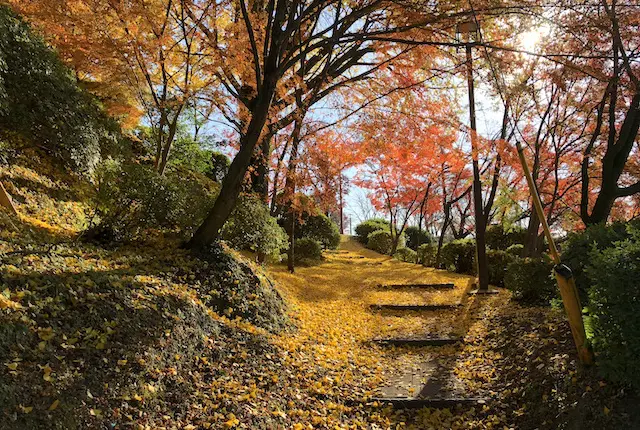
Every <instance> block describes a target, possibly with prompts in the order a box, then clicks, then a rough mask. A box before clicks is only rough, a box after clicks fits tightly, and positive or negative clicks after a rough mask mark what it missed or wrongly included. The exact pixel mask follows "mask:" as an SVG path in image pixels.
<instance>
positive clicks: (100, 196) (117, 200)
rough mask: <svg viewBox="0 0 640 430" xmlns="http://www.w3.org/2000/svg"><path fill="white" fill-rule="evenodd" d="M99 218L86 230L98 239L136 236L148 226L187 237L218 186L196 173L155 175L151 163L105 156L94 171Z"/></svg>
mask: <svg viewBox="0 0 640 430" xmlns="http://www.w3.org/2000/svg"><path fill="white" fill-rule="evenodd" d="M95 177H96V183H97V192H96V196H95V199H94V200H95V201H94V206H93V207H94V209H95V214H90V217H91V218H93V219H94V221H97V223H96V224H94V225H92V226H90V227H89V230H88V231H87V232H86V235H87V237H89V238H90V239H94V240H98V241H101V242H111V241H119V240H125V239H134V238H136V237H139V236H140V235H141V234H143V233H144V232H145V231H146V230H149V229H155V230H162V231H178V232H179V233H180V234H182V235H183V236H187V235H189V234H190V233H191V232H192V231H193V230H194V229H195V228H196V227H198V225H200V223H201V222H202V220H204V218H205V216H206V215H207V213H208V212H209V209H210V208H211V207H212V206H213V202H214V201H215V196H216V194H217V185H216V184H215V183H214V182H212V181H211V180H209V179H208V178H206V177H204V176H203V175H198V174H197V173H194V172H190V171H187V170H179V169H177V170H170V171H168V172H167V173H166V174H165V175H159V174H157V173H156V172H155V170H154V169H153V168H151V167H150V166H144V165H140V164H135V163H131V164H121V163H119V162H116V161H114V160H112V159H108V160H105V161H104V162H103V163H101V164H100V165H99V166H98V168H97V169H96V175H95Z"/></svg>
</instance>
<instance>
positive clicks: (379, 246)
mask: <svg viewBox="0 0 640 430" xmlns="http://www.w3.org/2000/svg"><path fill="white" fill-rule="evenodd" d="M392 246H393V240H392V239H391V233H389V232H388V231H385V230H377V231H374V232H372V233H369V240H368V242H367V248H369V249H372V250H374V251H376V252H379V253H380V254H385V255H389V253H390V252H391V247H392Z"/></svg>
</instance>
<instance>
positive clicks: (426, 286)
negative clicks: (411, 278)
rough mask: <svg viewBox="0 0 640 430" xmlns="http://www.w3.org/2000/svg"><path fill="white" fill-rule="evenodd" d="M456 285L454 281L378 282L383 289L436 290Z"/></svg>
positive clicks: (450, 288)
mask: <svg viewBox="0 0 640 430" xmlns="http://www.w3.org/2000/svg"><path fill="white" fill-rule="evenodd" d="M455 287H456V286H455V284H452V283H446V284H378V288H382V289H403V288H416V289H434V290H445V289H449V290H452V289H454V288H455Z"/></svg>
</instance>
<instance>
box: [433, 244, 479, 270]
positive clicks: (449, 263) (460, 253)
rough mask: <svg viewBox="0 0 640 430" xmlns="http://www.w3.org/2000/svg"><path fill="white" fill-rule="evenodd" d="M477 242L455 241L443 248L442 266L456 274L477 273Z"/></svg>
mask: <svg viewBox="0 0 640 430" xmlns="http://www.w3.org/2000/svg"><path fill="white" fill-rule="evenodd" d="M475 255H476V242H475V241H474V240H473V239H459V240H454V241H451V242H449V243H447V244H446V245H444V246H443V247H442V251H441V258H442V266H443V267H444V268H445V269H447V270H449V271H450V272H455V273H464V274H467V275H473V274H474V273H475V263H474V260H475Z"/></svg>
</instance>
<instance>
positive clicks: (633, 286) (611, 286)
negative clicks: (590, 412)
mask: <svg viewBox="0 0 640 430" xmlns="http://www.w3.org/2000/svg"><path fill="white" fill-rule="evenodd" d="M586 275H587V276H588V277H589V279H590V281H591V288H590V289H589V299H590V304H589V306H588V307H587V311H588V314H589V316H588V318H587V331H588V334H589V335H590V338H591V343H592V344H593V348H594V350H595V352H596V354H597V360H598V366H599V367H600V369H601V370H602V372H603V373H604V375H605V376H607V377H608V378H610V379H612V380H614V381H619V382H622V383H627V384H630V385H632V386H633V387H634V388H636V389H640V373H638V371H637V367H638V366H637V364H638V357H640V301H638V298H639V297H640V230H636V232H635V233H634V234H633V236H632V237H631V239H628V240H626V241H622V242H619V243H617V244H616V245H614V247H612V248H608V249H605V250H602V251H599V250H594V251H593V252H592V253H591V254H590V259H589V265H588V266H587V267H586Z"/></svg>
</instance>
